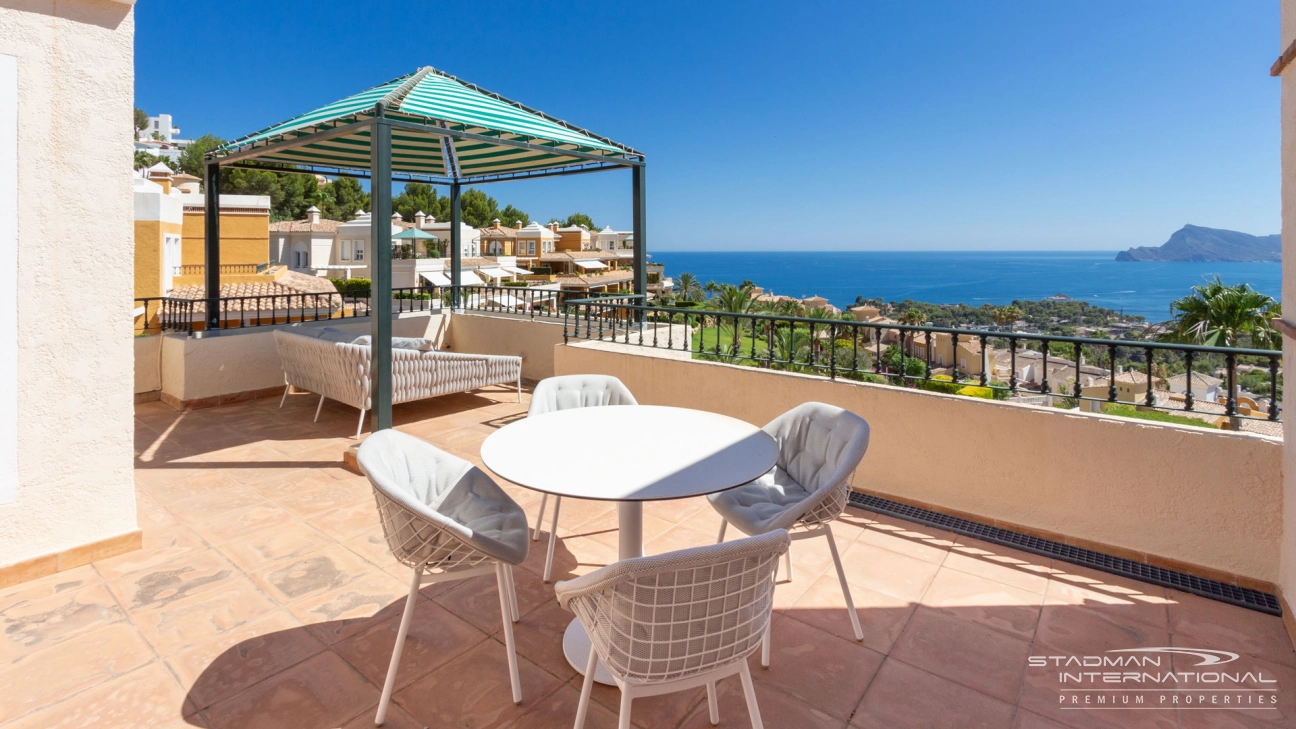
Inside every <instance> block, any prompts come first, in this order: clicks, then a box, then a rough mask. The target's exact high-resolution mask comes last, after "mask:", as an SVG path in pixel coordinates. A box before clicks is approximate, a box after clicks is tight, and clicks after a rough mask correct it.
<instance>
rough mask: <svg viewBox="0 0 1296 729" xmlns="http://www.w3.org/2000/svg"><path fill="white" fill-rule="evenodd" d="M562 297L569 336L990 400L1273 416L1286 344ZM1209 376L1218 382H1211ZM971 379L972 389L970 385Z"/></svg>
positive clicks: (1240, 416) (1278, 399)
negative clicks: (1251, 386) (1245, 389)
mask: <svg viewBox="0 0 1296 729" xmlns="http://www.w3.org/2000/svg"><path fill="white" fill-rule="evenodd" d="M563 303H564V306H563V339H564V341H566V342H569V341H571V340H573V339H577V340H580V339H585V340H604V341H615V342H620V343H623V344H634V345H640V346H644V347H653V348H661V349H671V350H679V351H687V352H690V353H691V355H692V356H693V357H694V358H700V359H712V360H716V361H722V362H730V363H734V364H742V365H748V366H754V367H762V368H766V369H775V370H786V371H796V372H802V373H809V374H818V375H823V376H826V377H828V378H830V379H851V380H857V381H873V382H884V383H888V384H893V385H903V386H909V387H918V388H921V389H927V390H935V391H944V392H958V393H960V394H975V395H976V396H980V397H990V398H993V399H1009V398H1023V397H1030V396H1047V398H1048V400H1050V401H1055V404H1056V401H1059V400H1061V401H1064V402H1065V403H1068V404H1071V406H1076V405H1079V404H1080V403H1084V402H1092V403H1101V404H1104V405H1128V406H1132V407H1134V408H1137V409H1140V410H1145V409H1146V410H1158V411H1166V412H1170V413H1174V412H1183V413H1189V414H1195V415H1196V416H1198V417H1200V416H1208V417H1209V416H1213V415H1218V416H1221V417H1227V418H1230V419H1234V418H1238V419H1252V420H1269V421H1275V422H1276V421H1279V420H1280V410H1281V405H1280V402H1281V395H1280V393H1281V386H1282V385H1281V368H1282V353H1281V352H1280V351H1276V350H1267V349H1244V348H1234V347H1207V346H1199V345H1192V344H1175V343H1169V342H1161V341H1152V340H1145V339H1097V338H1085V337H1071V336H1057V335H1050V334H1036V333H1030V332H1017V331H1011V330H989V329H985V330H982V329H960V328H950V327H936V326H926V325H905V324H889V323H875V322H861V321H853V320H843V319H821V318H812V317H792V316H777V315H770V314H758V313H733V312H725V311H715V310H709V309H701V308H662V307H657V306H652V305H649V304H647V303H645V302H644V301H643V300H642V298H635V297H600V298H582V299H569V300H566V301H564V302H563ZM1243 371H1246V372H1248V373H1254V372H1259V373H1260V374H1259V376H1255V375H1248V379H1249V381H1250V382H1252V383H1259V385H1260V386H1261V389H1265V390H1267V392H1265V393H1262V394H1257V396H1256V397H1254V398H1253V397H1248V396H1246V395H1245V394H1243V393H1242V392H1241V391H1240V388H1239V381H1240V375H1241V373H1242V372H1243ZM1188 373H1196V375H1195V376H1190V375H1189V374H1188ZM1212 373H1213V374H1215V375H1219V377H1218V378H1215V377H1214V376H1213V374H1212ZM1178 375H1182V376H1183V378H1182V379H1183V380H1184V382H1183V387H1182V390H1181V391H1171V389H1170V380H1172V379H1176V377H1177V376H1178ZM1215 379H1218V380H1219V382H1218V385H1212V384H1210V383H1211V381H1212V380H1215ZM969 387H971V388H979V389H975V390H973V391H970V392H969V391H968V390H966V389H965V388H969ZM1275 395H1278V396H1275ZM1208 396H1210V397H1208ZM1262 400H1264V401H1267V402H1264V403H1263V404H1261V402H1260V401H1262Z"/></svg>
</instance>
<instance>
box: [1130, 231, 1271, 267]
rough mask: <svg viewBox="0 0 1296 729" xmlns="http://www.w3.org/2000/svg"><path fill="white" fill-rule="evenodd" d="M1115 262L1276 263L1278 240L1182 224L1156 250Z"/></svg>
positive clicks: (1141, 251) (1140, 250)
mask: <svg viewBox="0 0 1296 729" xmlns="http://www.w3.org/2000/svg"><path fill="white" fill-rule="evenodd" d="M1116 260H1118V261H1199V262H1203V263H1211V262H1216V261H1242V262H1249V263H1255V262H1260V263H1280V262H1281V261H1282V237H1281V236H1277V235H1248V234H1246V233H1239V232H1237V231H1236V230H1216V229H1215V228H1203V227H1201V226H1199V225H1185V226H1184V227H1182V228H1180V229H1179V230H1176V231H1175V232H1174V235H1172V236H1170V240H1168V241H1166V242H1165V244H1163V245H1161V246H1160V247H1157V248H1153V247H1150V246H1141V247H1139V248H1131V249H1129V250H1128V251H1121V252H1120V253H1117V254H1116Z"/></svg>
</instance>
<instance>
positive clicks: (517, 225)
mask: <svg viewBox="0 0 1296 729" xmlns="http://www.w3.org/2000/svg"><path fill="white" fill-rule="evenodd" d="M513 227H514V228H521V227H522V221H521V220H514V221H513Z"/></svg>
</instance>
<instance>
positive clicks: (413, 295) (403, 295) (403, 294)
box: [392, 291, 432, 301]
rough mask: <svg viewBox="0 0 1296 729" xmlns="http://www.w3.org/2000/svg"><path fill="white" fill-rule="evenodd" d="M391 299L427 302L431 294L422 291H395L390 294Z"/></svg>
mask: <svg viewBox="0 0 1296 729" xmlns="http://www.w3.org/2000/svg"><path fill="white" fill-rule="evenodd" d="M392 298H393V299H422V300H424V301H427V300H429V299H431V298H432V294H429V293H426V292H423V291H395V292H393V293H392Z"/></svg>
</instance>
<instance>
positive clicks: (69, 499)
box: [0, 0, 136, 565]
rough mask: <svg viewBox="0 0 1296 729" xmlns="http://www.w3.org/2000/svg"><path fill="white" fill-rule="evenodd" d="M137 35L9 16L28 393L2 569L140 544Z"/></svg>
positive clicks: (90, 18)
mask: <svg viewBox="0 0 1296 729" xmlns="http://www.w3.org/2000/svg"><path fill="white" fill-rule="evenodd" d="M17 8H21V9H17ZM134 31H135V19H134V15H133V11H132V6H131V4H129V3H121V2H111V1H109V0H60V1H59V2H52V1H48V0H47V1H46V2H40V1H38V0H26V1H22V0H20V1H19V2H11V1H10V0H0V55H6V56H12V57H14V58H15V59H16V61H17V67H18V105H17V106H18V109H17V111H18V120H17V121H18V158H17V199H18V205H17V209H18V214H17V240H18V250H17V259H18V289H17V293H18V296H17V306H18V334H17V341H16V344H17V346H16V357H17V364H18V378H19V380H18V382H19V384H18V392H17V397H16V401H14V402H6V403H5V407H6V408H9V407H13V408H16V409H17V413H18V415H19V417H18V423H17V439H16V441H17V445H18V461H17V476H18V479H17V489H16V494H15V498H14V499H13V500H12V501H10V502H8V503H0V565H6V564H10V563H13V562H18V561H22V560H24V559H28V558H31V557H37V556H41V555H45V554H50V553H56V552H60V551H62V550H66V549H69V548H72V547H76V546H79V545H82V544H86V543H89V542H94V541H98V540H102V539H107V538H110V537H114V536H118V535H121V534H125V533H128V532H131V531H134V530H135V528H136V522H135V494H134V487H133V483H132V457H133V456H132V454H133V449H132V442H131V440H132V433H133V429H132V389H133V388H132V382H133V344H132V332H131V308H132V286H133V281H132V277H133V275H134V274H133V254H132V246H133V235H134V232H133V224H132V221H131V213H132V193H131V154H132V144H131V139H132V137H133V133H132V116H131V109H132V101H133V84H134V65H133V54H134ZM71 210H75V211H76V212H77V214H76V215H70V214H69V211H71ZM86 220H93V221H94V226H92V227H91V228H87V227H86V226H85V223H84V221H86ZM87 232H89V238H87V237H86V236H87ZM3 265H10V264H8V263H4V264H3ZM3 346H4V347H5V348H6V351H7V352H8V353H9V356H13V352H14V351H15V343H14V341H13V340H12V339H11V340H8V341H5V342H4V343H3Z"/></svg>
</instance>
